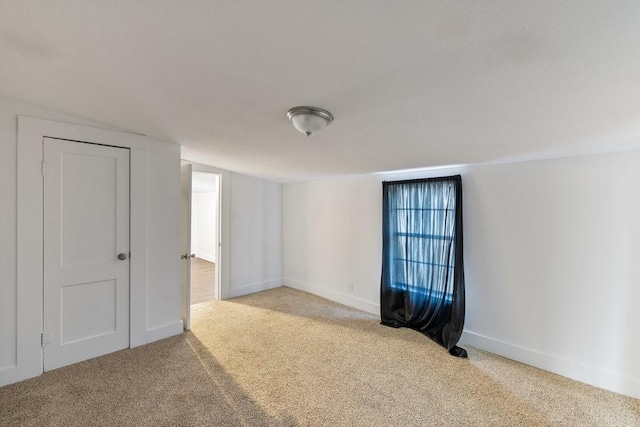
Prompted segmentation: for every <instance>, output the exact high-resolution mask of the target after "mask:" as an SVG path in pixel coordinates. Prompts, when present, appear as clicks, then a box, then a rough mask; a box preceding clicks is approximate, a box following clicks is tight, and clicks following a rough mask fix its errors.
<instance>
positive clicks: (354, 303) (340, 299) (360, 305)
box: [284, 278, 380, 316]
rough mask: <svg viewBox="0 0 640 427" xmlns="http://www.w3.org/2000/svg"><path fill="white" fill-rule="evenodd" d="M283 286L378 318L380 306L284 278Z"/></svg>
mask: <svg viewBox="0 0 640 427" xmlns="http://www.w3.org/2000/svg"><path fill="white" fill-rule="evenodd" d="M284 284H285V286H289V287H290V288H294V289H298V290H300V291H305V292H309V293H310V294H314V295H317V296H319V297H322V298H326V299H328V300H331V301H334V302H337V303H340V304H344V305H348V306H349V307H353V308H357V309H358V310H362V311H366V312H367V313H371V314H375V315H376V316H380V304H374V303H372V302H369V301H365V300H363V299H360V298H356V297H354V296H351V295H346V294H343V293H340V292H336V291H332V290H329V289H325V288H322V287H320V286H315V285H312V284H310V283H306V282H302V281H300V280H294V279H288V278H285V279H284Z"/></svg>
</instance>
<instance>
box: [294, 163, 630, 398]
mask: <svg viewBox="0 0 640 427" xmlns="http://www.w3.org/2000/svg"><path fill="white" fill-rule="evenodd" d="M457 173H461V174H462V177H463V192H464V232H465V267H466V268H465V271H466V290H467V316H466V324H465V334H464V335H463V341H465V342H466V343H468V344H472V345H475V346H477V347H480V348H484V349H486V350H489V351H492V352H494V353H497V354H501V355H504V356H506V357H510V358H513V359H516V360H520V361H523V362H525V363H528V364H531V365H534V366H538V367H541V368H543V369H547V370H550V371H553V372H556V373H559V374H561V375H565V376H568V377H571V378H575V379H578V380H580V381H583V382H587V383H590V384H594V385H597V386H600V387H604V388H608V389H611V390H614V391H618V392H621V393H624V394H627V395H631V396H634V397H640V364H639V363H637V361H638V360H640V329H638V325H640V286H638V283H639V282H640V281H639V279H640V272H638V270H637V269H636V268H634V266H635V263H636V260H637V259H640V224H639V222H638V218H640V196H639V195H638V194H639V193H638V190H637V189H638V188H640V152H638V151H633V152H626V153H617V154H606V155H594V156H588V157H576V158H565V159H555V160H544V161H536V162H528V163H512V164H501V165H482V166H474V167H466V168H452V169H440V170H437V171H429V172H423V173H413V174H404V175H403V174H388V175H384V176H383V175H372V176H366V177H356V178H350V179H339V180H328V181H317V182H308V183H295V184H285V185H284V190H283V216H284V220H283V234H284V276H285V279H284V282H285V284H287V285H289V286H293V287H296V288H300V289H303V290H306V291H310V292H313V293H316V294H318V295H322V296H324V297H327V298H330V299H333V300H336V301H339V302H342V303H345V304H349V305H352V306H355V307H359V308H361V309H364V310H367V311H370V312H372V313H376V314H377V313H379V283H380V264H381V253H382V249H381V245H382V242H381V218H382V216H381V204H382V186H381V182H382V181H383V180H396V179H405V178H414V177H418V176H423V177H428V176H446V175H453V174H457ZM350 282H352V283H353V287H354V289H353V292H350V291H349V288H348V285H349V283H350Z"/></svg>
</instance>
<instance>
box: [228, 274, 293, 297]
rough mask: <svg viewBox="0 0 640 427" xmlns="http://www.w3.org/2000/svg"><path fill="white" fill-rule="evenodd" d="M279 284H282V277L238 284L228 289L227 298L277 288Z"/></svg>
mask: <svg viewBox="0 0 640 427" xmlns="http://www.w3.org/2000/svg"><path fill="white" fill-rule="evenodd" d="M280 286H282V278H279V279H273V280H268V281H266V282H259V283H252V284H250V285H244V286H239V287H237V288H231V289H229V298H235V297H240V296H242V295H249V294H253V293H256V292H260V291H266V290H267V289H273V288H279V287H280Z"/></svg>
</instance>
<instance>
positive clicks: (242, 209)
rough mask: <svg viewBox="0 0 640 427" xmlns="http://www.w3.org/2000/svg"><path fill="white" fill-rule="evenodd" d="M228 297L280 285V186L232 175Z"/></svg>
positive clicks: (236, 174)
mask: <svg viewBox="0 0 640 427" xmlns="http://www.w3.org/2000/svg"><path fill="white" fill-rule="evenodd" d="M230 228H231V230H230V232H231V247H230V251H231V255H230V258H231V259H230V262H231V266H230V269H231V275H230V280H229V296H231V297H234V296H239V295H245V294H248V293H252V292H258V291H261V290H264V289H269V288H273V287H277V286H280V285H282V184H279V183H276V182H271V181H266V180H263V179H258V178H252V177H249V176H246V175H241V174H238V173H231V223H230Z"/></svg>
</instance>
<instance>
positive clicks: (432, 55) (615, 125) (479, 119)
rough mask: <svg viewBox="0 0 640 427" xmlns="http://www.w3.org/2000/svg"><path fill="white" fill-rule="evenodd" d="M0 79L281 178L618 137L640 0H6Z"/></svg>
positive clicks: (634, 138) (639, 59)
mask: <svg viewBox="0 0 640 427" xmlns="http://www.w3.org/2000/svg"><path fill="white" fill-rule="evenodd" d="M0 94H2V95H5V96H9V97H12V98H18V99H23V100H27V101H31V102H35V103H37V104H41V105H44V106H47V107H50V108H53V109H56V110H60V111H63V112H67V113H71V114H75V115H77V116H80V117H84V118H87V119H91V120H95V121H99V122H102V123H106V124H110V125H113V126H117V127H121V128H125V129H129V130H132V131H136V132H140V133H144V134H148V135H151V136H154V137H157V138H161V139H166V140H172V141H176V142H178V143H180V144H181V145H183V157H185V158H187V159H191V160H198V161H200V162H204V163H208V164H211V165H215V166H218V167H222V168H226V169H230V170H235V171H239V172H244V173H248V174H251V175H256V176H262V177H267V178H271V179H275V180H279V181H291V180H303V179H313V178H319V177H326V176H333V175H344V174H359V173H367V172H374V171H385V170H395V169H408V168H419V167H426V166H435V165H444V164H464V163H476V162H490V161H505V160H509V159H524V158H539V157H550V156H562V155H570V154H577V153H584V152H593V151H608V150H617V149H622V148H629V147H635V146H637V145H639V144H640V2H639V1H637V0H629V1H625V0H615V1H611V0H601V1H595V0H563V1H557V0H547V1H542V0H537V1H531V0H520V1H517V0H502V1H486V0H483V1H477V0H468V1H455V2H454V1H444V0H439V1H436V0H419V1H408V0H405V1H395V2H394V1H385V0H368V1H364V0H363V1H354V0H350V1H344V0H340V1H326V0H325V1H317V0H312V1H304V0H269V1H248V0H235V1H234V0H231V1H211V0H202V1H194V0H181V1H173V0H164V1H152V0H135V1H132V0H101V1H87V0H59V1H50V0H41V1H35V0H2V3H1V4H0ZM297 105H314V106H318V107H322V108H326V109H328V110H329V111H331V112H332V113H333V114H334V116H335V121H334V122H333V123H332V124H331V125H330V126H329V127H328V128H326V129H324V130H322V131H321V132H319V133H317V134H315V135H313V136H312V137H311V138H309V139H307V138H306V137H305V136H304V135H302V134H300V133H298V132H297V131H296V130H295V129H294V128H293V127H292V126H291V124H290V123H289V122H288V120H287V117H286V111H287V110H288V109H289V108H290V107H293V106H297Z"/></svg>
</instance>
